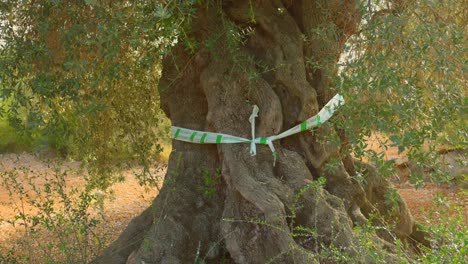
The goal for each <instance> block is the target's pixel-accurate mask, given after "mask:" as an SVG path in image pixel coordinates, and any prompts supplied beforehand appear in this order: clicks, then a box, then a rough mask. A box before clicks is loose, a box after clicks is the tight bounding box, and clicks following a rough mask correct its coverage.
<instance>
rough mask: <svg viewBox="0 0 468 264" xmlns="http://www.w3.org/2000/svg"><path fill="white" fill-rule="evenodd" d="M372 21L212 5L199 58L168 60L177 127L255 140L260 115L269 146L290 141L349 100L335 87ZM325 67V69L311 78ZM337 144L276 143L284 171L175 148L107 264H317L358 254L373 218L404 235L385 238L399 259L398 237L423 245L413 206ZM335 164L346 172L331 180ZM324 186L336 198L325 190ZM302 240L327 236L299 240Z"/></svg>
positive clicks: (240, 151)
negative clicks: (305, 124) (350, 43)
mask: <svg viewBox="0 0 468 264" xmlns="http://www.w3.org/2000/svg"><path fill="white" fill-rule="evenodd" d="M251 10H255V15H254V16H251V15H249V14H251V12H250V11H251ZM254 20H255V21H254ZM359 21H360V14H359V11H358V9H357V7H356V1H354V0H349V1H338V0H336V1H326V0H323V1H305V0H304V1H279V0H277V1H275V0H272V1H260V0H257V1H255V2H254V1H248V0H245V1H240V0H239V1H222V3H219V5H216V4H213V5H203V6H200V7H199V9H198V14H197V16H196V17H195V18H194V21H193V28H192V32H191V37H193V38H194V39H196V40H197V43H199V47H198V50H197V52H195V53H194V54H191V53H190V52H188V51H187V50H186V49H185V48H184V46H183V45H182V44H177V45H176V46H175V48H174V51H173V53H172V55H171V56H168V57H167V58H165V61H164V64H163V74H162V79H161V82H160V93H161V101H162V104H163V108H164V111H165V112H166V114H167V115H168V116H169V118H170V119H171V121H172V124H173V125H175V126H180V127H185V128H190V129H196V130H203V131H213V132H220V133H227V134H231V135H237V136H242V137H246V138H249V137H250V125H249V123H248V118H249V115H250V113H251V109H252V105H253V104H256V105H258V106H259V108H260V115H259V118H258V119H257V128H256V131H257V136H269V135H274V134H278V133H280V132H282V131H284V130H285V129H288V128H289V127H291V126H293V125H296V124H298V123H300V122H301V121H303V120H305V119H306V118H308V117H310V116H313V115H315V114H316V113H317V112H318V110H319V109H320V108H322V107H323V106H324V104H325V103H326V102H327V101H328V100H329V99H330V98H331V97H332V96H333V95H334V94H335V91H333V89H332V88H330V87H332V86H333V85H332V84H331V83H330V78H329V76H331V74H335V73H336V70H335V66H334V65H335V64H336V62H337V60H338V58H339V55H340V52H341V50H342V47H343V45H344V42H345V41H346V39H347V37H349V36H350V35H351V34H353V33H354V32H355V30H356V28H357V26H358V23H359ZM234 24H235V25H236V26H238V27H242V28H250V29H253V30H252V31H251V32H250V33H249V34H244V35H243V34H238V35H235V36H237V38H239V39H240V41H238V42H234V43H233V40H232V36H229V34H231V33H230V31H229V29H230V28H229V27H230V26H232V25H234ZM319 29H320V30H322V31H321V33H319V32H318V30H319ZM213 43H215V44H214V45H213ZM311 61H312V62H314V63H317V64H322V65H325V67H322V68H313V67H309V66H308V63H310V62H311ZM337 133H338V132H337V131H336V130H335V129H333V128H331V127H330V126H323V127H321V128H318V129H315V130H314V133H310V132H304V133H301V134H299V135H296V136H292V137H289V138H285V139H283V140H281V141H279V142H275V147H276V149H277V151H278V159H277V162H276V166H273V157H272V155H271V152H270V150H269V149H268V147H266V146H258V147H257V150H258V153H257V155H256V156H254V157H252V156H250V154H249V146H248V145H247V144H238V145H236V144H233V145H229V144H220V145H199V144H190V143H184V142H180V141H174V142H173V150H172V153H171V157H170V161H169V168H168V172H167V175H166V177H165V181H164V186H163V188H162V190H161V193H160V194H159V195H158V197H157V198H156V199H155V200H154V203H153V205H152V206H151V208H149V209H147V210H146V211H145V212H144V213H143V214H142V215H141V216H139V217H137V218H135V219H134V220H133V221H132V222H131V224H130V225H129V226H128V228H127V229H126V230H125V231H124V232H123V234H122V235H121V236H120V237H119V239H118V240H117V241H115V242H114V243H113V244H112V245H111V246H110V247H109V248H108V249H107V250H106V252H104V254H103V255H102V256H101V257H100V258H98V259H97V260H96V262H97V263H193V262H194V261H195V260H196V259H197V258H199V259H203V260H204V261H205V262H206V263H266V262H268V261H270V262H271V263H314V262H318V261H319V260H318V259H317V257H315V255H314V253H318V252H319V251H320V250H321V246H322V245H325V246H327V245H330V244H333V245H334V246H335V247H337V248H339V249H341V250H343V251H344V252H347V253H349V254H351V255H353V254H355V253H356V252H355V251H356V243H357V242H356V238H355V235H354V234H353V226H356V225H360V224H364V223H366V222H367V221H368V220H369V218H370V216H371V214H377V215H380V216H382V218H377V219H387V220H388V221H389V222H387V223H383V222H382V221H381V220H374V222H373V223H374V224H375V225H383V224H387V225H388V224H393V225H394V228H393V230H386V231H385V230H381V231H378V232H376V233H375V236H374V238H373V239H374V241H375V242H376V245H377V247H379V248H382V249H386V250H388V251H390V252H391V251H392V250H393V246H392V245H393V242H394V237H395V236H396V237H398V238H401V239H406V238H408V237H410V236H411V234H412V233H413V225H414V223H413V220H412V217H411V215H410V213H409V211H408V209H407V207H406V205H405V203H404V202H403V201H400V202H399V206H398V207H397V208H396V209H393V208H392V207H391V206H389V205H387V204H386V203H385V202H384V201H385V198H384V195H385V194H386V193H388V192H389V191H390V190H391V186H390V184H389V182H388V181H387V180H385V179H383V178H381V177H379V175H378V173H377V172H376V171H375V170H374V169H373V168H372V167H371V166H369V165H366V164H362V163H359V162H355V161H353V160H352V158H351V157H343V155H341V154H340V148H339V147H335V146H332V145H329V144H326V143H323V142H322V141H323V140H321V139H323V137H324V136H325V135H327V136H329V135H333V134H337ZM340 136H341V138H343V133H340ZM332 161H333V162H334V166H333V167H334V169H333V170H330V169H326V168H327V165H330V164H331V162H332ZM345 164H346V165H345ZM358 168H361V169H364V170H366V171H367V172H368V175H369V176H368V178H367V183H366V184H363V183H360V182H358V181H356V180H355V178H354V176H355V175H354V171H355V170H356V169H358ZM320 176H324V177H325V178H326V185H325V187H324V188H320V186H316V185H314V184H313V181H314V180H316V179H317V178H319V177H320ZM207 179H209V180H213V181H214V182H215V184H208V183H207ZM207 190H209V191H210V192H207ZM207 194H211V195H207ZM299 227H302V228H308V229H310V230H315V231H314V232H311V233H310V234H309V235H308V236H302V237H301V236H294V234H295V233H297V232H298V230H299ZM365 261H366V260H364V262H365Z"/></svg>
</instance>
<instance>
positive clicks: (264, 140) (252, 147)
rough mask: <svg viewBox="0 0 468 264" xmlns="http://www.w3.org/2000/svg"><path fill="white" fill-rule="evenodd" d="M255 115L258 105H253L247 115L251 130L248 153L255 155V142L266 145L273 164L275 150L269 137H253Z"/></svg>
mask: <svg viewBox="0 0 468 264" xmlns="http://www.w3.org/2000/svg"><path fill="white" fill-rule="evenodd" d="M257 116H258V106H256V105H254V106H253V110H252V114H251V115H250V117H249V122H250V127H251V132H252V139H251V140H250V155H251V156H255V155H257V146H256V144H257V143H259V144H264V145H268V147H269V148H270V150H271V152H272V153H273V166H274V165H275V163H276V150H275V146H274V145H273V141H272V140H271V138H270V137H266V138H264V137H262V138H256V137H255V118H256V117H257Z"/></svg>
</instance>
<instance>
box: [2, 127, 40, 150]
mask: <svg viewBox="0 0 468 264" xmlns="http://www.w3.org/2000/svg"><path fill="white" fill-rule="evenodd" d="M32 149H33V140H32V139H31V138H29V137H27V136H25V135H21V134H20V133H19V132H18V131H16V130H15V129H14V128H13V127H11V126H10V125H9V124H8V121H7V120H5V119H0V153H20V152H24V151H31V150H32Z"/></svg>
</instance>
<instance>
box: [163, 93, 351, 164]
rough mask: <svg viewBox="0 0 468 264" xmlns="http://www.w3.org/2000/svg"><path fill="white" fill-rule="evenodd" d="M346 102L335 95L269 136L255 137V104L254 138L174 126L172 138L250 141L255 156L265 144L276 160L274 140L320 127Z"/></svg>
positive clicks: (255, 113) (204, 141)
mask: <svg viewBox="0 0 468 264" xmlns="http://www.w3.org/2000/svg"><path fill="white" fill-rule="evenodd" d="M342 104H344V99H343V97H342V96H341V95H340V94H337V95H335V96H334V97H333V98H332V99H331V100H330V101H329V102H328V103H327V104H326V105H325V106H324V107H323V108H322V109H321V110H320V112H319V113H318V114H317V115H315V116H313V117H311V118H309V119H307V120H305V121H304V122H302V123H300V124H299V125H297V126H295V127H292V128H290V129H288V130H286V131H284V132H283V133H281V134H278V135H273V136H269V137H258V138H256V137H255V117H257V116H258V111H259V110H258V107H257V106H256V105H254V108H253V111H252V114H251V115H250V117H249V122H250V124H251V131H252V139H247V138H242V137H236V136H232V135H227V134H221V133H213V132H205V131H198V130H193V129H187V128H181V127H176V126H172V127H171V130H172V138H173V139H176V140H180V141H185V142H192V143H198V144H233V143H250V154H251V155H252V156H255V155H256V154H257V150H256V144H264V145H268V146H269V147H270V150H271V152H272V153H273V156H274V160H276V151H275V147H274V146H273V141H275V140H278V139H282V138H285V137H288V136H291V135H294V134H297V133H300V132H303V131H306V130H308V129H312V128H314V127H318V126H320V125H321V124H323V123H324V122H326V121H327V120H328V119H330V117H332V116H333V114H334V113H335V111H336V110H337V109H338V107H339V106H340V105H342Z"/></svg>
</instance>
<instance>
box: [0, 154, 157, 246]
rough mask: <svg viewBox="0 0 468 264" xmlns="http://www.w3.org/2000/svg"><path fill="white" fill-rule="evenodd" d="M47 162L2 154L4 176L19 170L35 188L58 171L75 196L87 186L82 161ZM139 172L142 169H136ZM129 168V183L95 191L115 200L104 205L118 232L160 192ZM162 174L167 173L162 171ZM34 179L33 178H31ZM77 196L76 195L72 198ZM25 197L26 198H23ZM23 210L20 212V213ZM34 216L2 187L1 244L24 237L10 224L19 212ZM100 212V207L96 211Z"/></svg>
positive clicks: (27, 189)
mask: <svg viewBox="0 0 468 264" xmlns="http://www.w3.org/2000/svg"><path fill="white" fill-rule="evenodd" d="M46 162H47V161H44V160H40V159H38V158H37V157H35V156H33V155H31V154H21V155H16V154H5V155H0V174H4V173H5V172H8V171H13V169H14V168H16V169H17V170H16V171H17V172H18V174H17V176H18V179H19V180H20V181H23V183H24V182H25V181H27V180H28V179H29V180H31V182H32V183H33V185H34V186H35V187H44V184H45V183H46V181H47V179H50V178H53V175H54V174H55V173H56V172H55V171H56V170H57V169H58V170H59V171H67V172H68V173H67V175H66V176H65V177H64V178H65V182H66V186H67V188H66V189H67V190H68V191H69V192H70V193H71V192H72V189H74V188H78V189H80V188H83V186H84V185H85V178H84V176H86V174H85V173H83V170H82V169H81V168H80V163H79V162H62V164H53V165H50V164H49V165H48V164H47V163H46ZM136 169H138V168H136ZM136 169H134V170H132V169H129V170H125V171H123V176H124V177H125V180H124V181H123V182H120V183H117V184H115V185H113V186H112V188H110V189H109V190H107V191H106V192H102V191H100V190H96V191H94V192H95V194H97V195H105V196H106V197H111V199H106V202H105V205H104V214H105V216H106V219H111V221H112V223H108V226H109V227H110V228H112V229H115V230H119V231H121V230H123V228H124V227H125V226H126V225H127V224H128V222H129V221H130V220H131V219H132V218H134V217H135V216H137V215H138V214H140V213H141V212H142V211H143V210H144V209H146V208H147V207H148V206H149V205H150V204H151V201H152V199H153V198H154V197H156V195H157V194H158V192H157V189H156V188H153V189H148V188H145V187H142V186H140V185H139V184H138V181H137V179H136V178H135V176H134V175H135V170H136ZM158 173H159V174H162V175H163V174H164V170H160V171H159V172H158ZM31 178H33V179H31ZM26 194H28V195H29V197H31V198H37V194H36V193H35V192H34V190H32V187H31V185H29V184H25V195H26ZM72 196H73V195H72ZM23 198H25V196H23ZM18 209H19V210H18ZM21 210H24V212H25V213H33V212H34V208H33V207H31V206H30V205H28V204H27V203H21V197H20V195H15V194H14V195H12V196H11V195H10V194H9V193H8V190H7V188H5V186H4V185H3V184H2V185H0V245H1V244H4V243H7V242H11V241H13V240H14V239H13V238H15V237H17V236H20V235H21V231H22V230H23V228H22V227H20V226H16V227H14V226H12V225H11V224H10V223H9V221H11V220H13V219H14V218H15V216H16V215H17V214H18V213H19V211H21ZM98 211H99V209H98V207H97V206H96V209H95V212H94V213H97V212H98Z"/></svg>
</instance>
